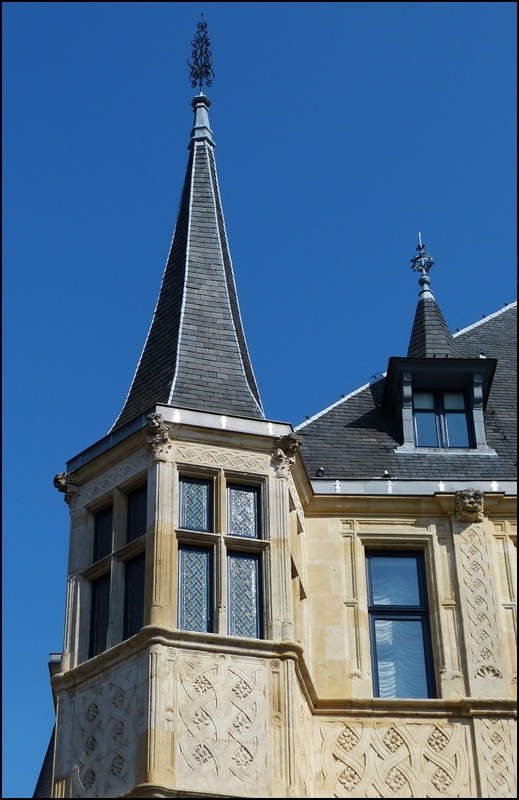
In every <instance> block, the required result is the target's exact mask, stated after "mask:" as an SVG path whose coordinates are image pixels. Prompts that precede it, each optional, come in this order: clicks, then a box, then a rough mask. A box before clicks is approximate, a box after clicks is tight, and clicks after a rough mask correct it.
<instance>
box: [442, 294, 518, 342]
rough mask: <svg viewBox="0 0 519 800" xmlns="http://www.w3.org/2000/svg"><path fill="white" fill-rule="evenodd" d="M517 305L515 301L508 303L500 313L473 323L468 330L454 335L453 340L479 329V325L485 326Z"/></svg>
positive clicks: (495, 312) (464, 329) (497, 312)
mask: <svg viewBox="0 0 519 800" xmlns="http://www.w3.org/2000/svg"><path fill="white" fill-rule="evenodd" d="M516 305H517V300H514V302H513V303H508V305H506V306H505V307H504V308H500V309H499V311H494V313H493V314H489V315H488V317H483V319H478V321H477V322H473V323H472V325H468V326H467V327H466V328H463V330H461V331H456V333H453V334H452V338H453V339H456V338H457V337H458V336H461V334H462V333H466V332H467V331H470V330H472V328H477V327H478V325H484V324H485V322H488V320H489V319H494V317H498V316H499V315H500V314H504V312H505V311H508V309H509V308H513V307H514V306H516Z"/></svg>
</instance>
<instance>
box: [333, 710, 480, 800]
mask: <svg viewBox="0 0 519 800" xmlns="http://www.w3.org/2000/svg"><path fill="white" fill-rule="evenodd" d="M321 733H322V735H323V741H322V747H321V770H322V775H323V777H324V781H323V784H322V786H321V791H322V795H321V792H317V795H318V796H323V797H438V796H441V795H444V796H446V797H474V796H475V795H476V787H475V786H474V785H473V779H472V771H471V769H470V767H469V764H470V761H471V756H472V754H471V744H470V742H471V739H470V730H469V725H468V724H467V723H463V722H462V721H461V720H460V721H457V722H456V724H444V723H443V722H441V723H440V722H439V721H435V722H432V721H425V722H424V721H420V722H414V721H411V720H409V721H401V720H399V721H398V722H396V721H395V720H393V721H392V722H390V721H389V720H388V721H376V722H372V721H368V720H366V719H362V720H358V719H351V720H350V719H349V720H348V721H347V724H346V722H343V723H340V724H337V723H332V724H330V726H329V727H324V726H323V727H322V728H321Z"/></svg>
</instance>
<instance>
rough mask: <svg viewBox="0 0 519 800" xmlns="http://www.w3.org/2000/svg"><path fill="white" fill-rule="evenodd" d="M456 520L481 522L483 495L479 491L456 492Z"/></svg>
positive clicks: (483, 505)
mask: <svg viewBox="0 0 519 800" xmlns="http://www.w3.org/2000/svg"><path fill="white" fill-rule="evenodd" d="M455 497H456V519H457V520H458V522H482V521H483V518H484V507H485V495H484V493H483V492H481V491H480V490H479V489H462V490H461V491H459V492H456V496H455Z"/></svg>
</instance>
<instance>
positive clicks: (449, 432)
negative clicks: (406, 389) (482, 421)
mask: <svg viewBox="0 0 519 800" xmlns="http://www.w3.org/2000/svg"><path fill="white" fill-rule="evenodd" d="M413 417H414V433H415V444H416V446H417V447H471V446H472V444H471V437H470V427H469V420H468V417H467V401H466V399H465V395H464V393H463V392H438V391H436V392H432V391H431V392H422V391H420V392H414V393H413Z"/></svg>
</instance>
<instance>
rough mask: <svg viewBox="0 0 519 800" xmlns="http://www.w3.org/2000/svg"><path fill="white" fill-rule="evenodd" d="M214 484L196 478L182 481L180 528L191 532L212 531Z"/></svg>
mask: <svg viewBox="0 0 519 800" xmlns="http://www.w3.org/2000/svg"><path fill="white" fill-rule="evenodd" d="M211 490H212V484H211V482H210V481H201V480H197V479H196V478H182V479H181V481H180V527H181V528H184V529H186V530H191V531H211V530H212V527H213V519H212V517H213V512H212V505H213V504H212V491H211Z"/></svg>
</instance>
